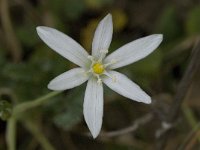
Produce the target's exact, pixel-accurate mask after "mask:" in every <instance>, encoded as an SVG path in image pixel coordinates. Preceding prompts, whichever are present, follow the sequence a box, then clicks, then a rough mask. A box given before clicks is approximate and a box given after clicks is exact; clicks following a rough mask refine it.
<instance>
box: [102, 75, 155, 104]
mask: <svg viewBox="0 0 200 150" xmlns="http://www.w3.org/2000/svg"><path fill="white" fill-rule="evenodd" d="M108 73H109V75H110V76H111V77H114V79H116V81H113V79H111V78H110V77H107V76H106V77H105V78H104V79H103V82H104V83H105V84H106V85H107V86H108V87H109V88H111V89H112V90H113V91H115V92H117V93H119V94H121V95H123V96H124V97H127V98H130V99H132V100H135V101H138V102H143V103H146V104H149V103H151V98H150V97H149V96H148V95H147V94H146V93H145V92H144V91H143V90H142V89H141V88H140V87H139V86H138V85H137V84H135V83H134V82H133V81H131V80H130V79H129V78H127V77H126V76H125V75H123V74H121V73H119V72H116V71H109V72H108Z"/></svg>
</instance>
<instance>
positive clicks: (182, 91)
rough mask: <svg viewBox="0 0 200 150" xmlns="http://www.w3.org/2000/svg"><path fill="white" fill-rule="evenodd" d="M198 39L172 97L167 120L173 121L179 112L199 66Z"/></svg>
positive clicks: (199, 51)
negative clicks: (172, 100) (172, 101)
mask: <svg viewBox="0 0 200 150" xmlns="http://www.w3.org/2000/svg"><path fill="white" fill-rule="evenodd" d="M199 58H200V41H199V40H198V41H197V43H196V45H195V46H194V49H193V51H192V56H191V61H190V63H189V65H188V68H187V70H186V71H185V74H184V76H183V78H182V80H181V82H180V84H179V85H178V89H177V92H176V95H175V98H174V103H173V105H172V106H171V109H170V114H169V117H168V118H167V121H168V122H173V121H174V120H175V119H176V117H177V115H178V113H179V112H180V108H181V105H182V103H183V101H184V98H185V96H186V94H187V91H188V89H189V87H190V85H191V84H192V81H193V77H194V75H195V73H196V72H197V71H198V70H199V68H200V61H199Z"/></svg>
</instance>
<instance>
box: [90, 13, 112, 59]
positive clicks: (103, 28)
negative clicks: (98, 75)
mask: <svg viewBox="0 0 200 150" xmlns="http://www.w3.org/2000/svg"><path fill="white" fill-rule="evenodd" d="M112 34H113V23H112V16H111V14H108V15H107V16H106V17H104V18H103V20H102V21H101V22H100V23H99V25H98V27H97V29H96V31H95V34H94V38H93V42H92V56H94V57H96V58H99V57H100V55H101V54H100V50H108V48H109V46H110V43H111V40H112ZM104 57H105V55H104Z"/></svg>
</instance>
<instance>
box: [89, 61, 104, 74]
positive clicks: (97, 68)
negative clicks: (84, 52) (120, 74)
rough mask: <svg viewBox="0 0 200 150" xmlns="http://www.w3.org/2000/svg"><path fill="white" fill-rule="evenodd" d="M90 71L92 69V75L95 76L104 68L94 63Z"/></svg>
mask: <svg viewBox="0 0 200 150" xmlns="http://www.w3.org/2000/svg"><path fill="white" fill-rule="evenodd" d="M92 69H93V71H94V73H96V74H102V73H103V72H104V70H105V69H104V66H103V65H102V64H101V63H95V64H94V65H93V66H92Z"/></svg>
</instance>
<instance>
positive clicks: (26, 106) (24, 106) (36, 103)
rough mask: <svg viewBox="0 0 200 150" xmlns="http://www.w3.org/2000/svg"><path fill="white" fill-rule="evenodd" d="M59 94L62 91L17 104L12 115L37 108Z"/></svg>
mask: <svg viewBox="0 0 200 150" xmlns="http://www.w3.org/2000/svg"><path fill="white" fill-rule="evenodd" d="M61 92H62V91H54V92H51V93H49V94H47V95H45V96H42V97H39V98H37V99H35V100H32V101H28V102H24V103H21V104H18V105H17V106H15V108H14V109H13V114H14V115H18V114H19V113H22V112H24V111H26V110H28V109H30V108H33V107H36V106H39V105H41V104H43V103H44V102H46V101H48V100H49V98H52V97H54V96H56V95H58V94H60V93H61Z"/></svg>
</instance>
